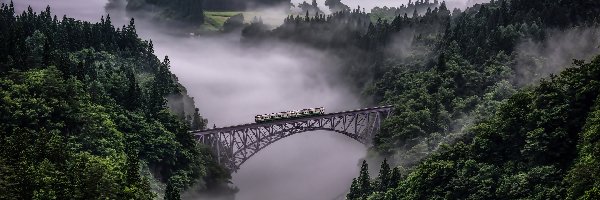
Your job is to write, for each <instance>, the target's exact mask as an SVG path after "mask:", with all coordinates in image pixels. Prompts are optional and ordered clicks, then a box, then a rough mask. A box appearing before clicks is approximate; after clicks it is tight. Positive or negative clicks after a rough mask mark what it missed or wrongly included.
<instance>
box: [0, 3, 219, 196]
mask: <svg viewBox="0 0 600 200" xmlns="http://www.w3.org/2000/svg"><path fill="white" fill-rule="evenodd" d="M0 60H1V62H0V96H1V97H2V98H0V113H2V115H0V118H1V119H0V132H1V133H2V134H0V169H1V170H0V199H154V198H163V197H160V196H157V193H156V192H153V191H161V192H159V193H158V194H164V199H169V200H173V199H180V197H179V194H180V192H182V191H183V190H185V189H187V188H188V187H190V186H192V185H196V186H198V187H199V190H211V191H217V192H223V193H228V192H231V191H230V190H231V189H229V188H228V186H227V181H228V180H229V179H230V174H229V172H228V171H227V170H225V169H224V168H222V167H221V166H219V165H218V164H217V163H216V162H215V161H214V159H213V155H212V153H211V152H210V151H209V149H208V148H207V147H205V146H202V145H200V144H198V143H197V142H196V141H195V139H194V137H193V136H192V135H191V134H190V133H188V130H197V129H202V128H203V127H205V126H206V120H205V119H204V118H203V117H202V116H201V115H200V114H199V113H198V110H197V109H187V110H184V109H183V108H186V107H189V106H186V105H181V104H185V103H188V104H190V105H194V101H193V99H192V98H191V97H189V96H188V95H187V93H186V89H185V88H184V87H183V86H182V85H181V84H179V82H178V81H177V77H176V76H175V75H173V74H172V73H171V72H170V70H169V68H170V61H169V58H168V57H165V58H164V59H162V60H161V59H159V58H157V57H156V56H155V55H154V47H153V44H152V41H143V40H141V39H140V38H139V37H138V35H137V33H136V29H135V23H134V20H133V19H132V20H131V22H130V23H129V24H128V25H126V26H123V27H120V28H115V27H114V26H113V24H112V23H111V18H110V16H104V17H102V19H101V20H100V22H98V23H90V22H85V21H80V20H75V19H73V18H68V17H66V16H65V17H62V18H58V17H57V16H53V15H52V13H51V9H50V7H48V8H47V9H46V10H45V11H42V12H40V13H34V12H33V10H32V9H31V7H30V8H29V9H28V10H26V11H24V12H23V13H22V14H16V13H15V8H14V6H13V4H12V2H11V3H10V4H2V6H1V7H0ZM167 97H169V98H179V99H183V100H182V101H178V102H183V103H178V104H174V103H170V102H168V101H167Z"/></svg>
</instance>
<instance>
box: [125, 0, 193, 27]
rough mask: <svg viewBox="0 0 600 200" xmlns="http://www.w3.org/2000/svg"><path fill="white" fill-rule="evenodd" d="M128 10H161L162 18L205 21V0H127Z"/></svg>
mask: <svg viewBox="0 0 600 200" xmlns="http://www.w3.org/2000/svg"><path fill="white" fill-rule="evenodd" d="M126 7H127V10H128V11H141V10H145V11H151V12H156V11H157V10H158V11H159V12H160V16H161V17H160V18H161V19H167V20H169V19H173V20H177V21H179V22H184V23H188V24H202V23H204V0H127V6H126Z"/></svg>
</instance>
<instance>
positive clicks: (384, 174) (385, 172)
mask: <svg viewBox="0 0 600 200" xmlns="http://www.w3.org/2000/svg"><path fill="white" fill-rule="evenodd" d="M389 180H390V165H389V164H388V163H387V159H384V160H383V162H382V163H381V169H380V170H379V176H378V177H377V183H378V184H377V188H376V190H377V191H381V192H383V191H385V190H386V189H387V187H388V185H389Z"/></svg>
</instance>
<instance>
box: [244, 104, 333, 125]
mask: <svg viewBox="0 0 600 200" xmlns="http://www.w3.org/2000/svg"><path fill="white" fill-rule="evenodd" d="M323 114H325V108H323V107H319V108H307V109H301V110H292V111H286V112H278V113H271V114H264V115H256V117H254V121H255V122H256V123H262V122H270V121H275V120H280V119H293V118H300V117H307V116H316V115H323Z"/></svg>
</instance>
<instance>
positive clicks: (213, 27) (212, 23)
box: [201, 11, 260, 31]
mask: <svg viewBox="0 0 600 200" xmlns="http://www.w3.org/2000/svg"><path fill="white" fill-rule="evenodd" d="M240 13H241V14H243V15H244V22H246V23H249V22H250V21H252V19H253V18H254V17H255V16H259V15H260V13H258V12H241V11H205V12H204V16H205V18H204V19H205V20H204V24H203V25H202V27H201V30H203V31H218V30H221V28H223V24H224V23H225V21H227V19H229V18H230V17H232V16H234V15H237V14H240Z"/></svg>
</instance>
